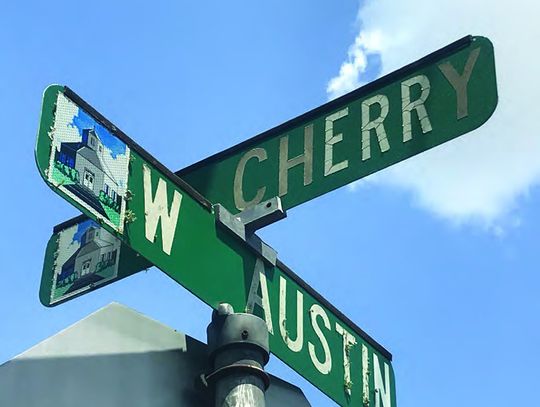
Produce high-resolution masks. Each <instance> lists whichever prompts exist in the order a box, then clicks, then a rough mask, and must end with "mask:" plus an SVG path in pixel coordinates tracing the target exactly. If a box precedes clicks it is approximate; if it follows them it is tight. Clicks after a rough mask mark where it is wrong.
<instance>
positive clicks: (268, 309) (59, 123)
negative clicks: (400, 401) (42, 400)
mask: <svg viewBox="0 0 540 407" xmlns="http://www.w3.org/2000/svg"><path fill="white" fill-rule="evenodd" d="M36 162H37V166H38V168H39V171H40V174H41V175H42V177H43V179H44V180H45V182H46V183H47V184H48V185H49V186H50V187H51V188H52V189H53V190H54V191H55V192H56V193H58V194H59V195H60V196H62V197H63V198H65V199H66V200H68V201H69V202H70V203H72V204H73V205H75V206H76V207H77V208H78V209H80V210H81V211H82V212H83V213H85V214H86V215H87V216H89V217H90V219H92V220H93V221H95V222H97V223H98V224H100V226H101V228H94V227H87V228H84V230H80V231H78V232H79V236H78V237H77V239H75V240H76V241H77V242H78V246H77V247H75V250H74V251H73V253H74V254H72V255H71V256H69V257H67V256H66V258H65V259H64V260H61V259H59V258H58V257H56V258H55V257H54V253H55V249H56V248H57V247H58V246H57V245H58V241H57V242H52V243H51V242H50V245H49V246H48V250H49V249H50V248H52V249H51V250H52V252H53V255H52V258H53V260H52V263H53V265H54V263H56V265H54V267H57V266H58V267H60V270H62V271H61V272H63V273H65V274H64V275H63V278H62V280H64V279H65V278H66V277H67V276H68V275H69V274H70V273H71V274H74V275H75V276H76V277H77V278H79V277H81V276H83V277H85V278H86V277H89V276H90V275H91V274H93V273H96V272H101V273H102V274H104V275H105V277H104V278H108V277H107V276H109V277H110V276H111V275H112V274H114V271H111V270H108V271H106V269H107V268H110V267H113V268H114V266H115V265H116V264H117V263H116V259H117V258H119V257H118V256H120V258H121V253H120V254H118V252H116V254H114V253H115V247H116V249H117V246H114V243H113V242H111V241H110V239H108V237H107V236H104V235H103V234H102V230H105V231H107V232H108V233H109V234H111V235H115V236H117V237H118V238H120V239H121V240H122V242H124V244H125V245H127V246H129V247H131V248H132V249H133V250H134V251H136V252H137V253H139V254H140V255H141V256H142V257H143V258H144V259H146V260H147V261H148V262H150V263H152V264H154V265H156V266H157V267H159V268H160V269H161V270H162V271H164V272H165V273H166V274H168V275H169V276H170V277H171V278H172V279H174V280H175V281H177V282H178V283H180V284H182V285H183V286H184V287H186V288H187V289H188V290H190V291H191V292H192V293H193V294H195V295H196V296H197V297H199V298H200V299H201V300H203V301H205V302H206V303H207V304H209V305H211V306H212V307H214V308H215V307H216V306H217V305H218V304H219V303H220V302H228V303H230V304H231V305H232V306H233V307H234V308H235V309H237V310H245V311H247V312H253V313H255V314H256V315H259V316H261V317H262V318H263V319H264V320H265V322H266V325H267V327H268V331H269V333H270V349H271V351H272V353H274V354H275V355H276V356H278V357H279V358H280V359H282V360H283V361H284V362H286V363H287V364H288V365H289V366H291V367H292V368H293V369H294V370H296V371H297V372H298V373H299V374H301V375H302V376H304V377H305V378H306V379H307V380H309V381H310V382H312V383H313V384H314V385H315V386H316V387H318V388H319V389H320V390H321V391H323V392H324V393H325V394H327V395H328V396H329V397H331V398H332V399H334V400H335V401H336V402H337V403H339V404H340V405H349V404H350V405H364V406H379V405H381V406H384V407H393V406H395V380H394V374H393V369H392V365H391V355H390V353H389V352H388V351H386V350H385V349H384V348H383V347H382V346H381V345H379V344H378V343H377V342H375V341H374V340H373V339H372V338H370V337H369V336H368V335H367V334H366V333H365V332H363V331H362V330H361V329H360V328H358V327H357V326H356V325H355V324H354V323H352V322H351V321H350V320H349V319H347V318H346V317H345V316H344V315H342V314H341V313H340V312H339V311H337V310H336V309H335V308H334V307H333V306H332V305H331V304H329V303H328V302H327V301H326V300H324V299H323V298H322V297H321V296H320V295H319V294H317V293H316V292H315V291H314V290H313V289H312V288H311V287H309V286H308V285H307V284H306V283H305V282H303V281H302V280H301V279H300V278H299V277H298V276H297V275H295V274H294V273H293V272H292V271H291V270H290V269H288V268H287V267H286V266H285V265H284V264H283V263H281V262H280V261H278V262H277V264H276V265H275V266H274V265H270V264H269V263H268V262H266V261H264V260H263V259H262V258H261V256H259V255H258V254H257V253H256V252H255V251H254V250H253V249H252V248H250V247H249V246H248V245H246V244H245V242H243V241H241V240H240V239H238V238H237V237H236V236H235V235H234V234H233V233H231V232H230V231H229V230H228V229H226V228H222V227H220V226H219V225H218V224H217V223H216V218H215V216H214V214H213V208H212V205H211V204H210V202H209V201H207V200H206V199H205V198H203V197H202V196H201V195H199V194H198V193H197V192H196V191H195V190H193V188H191V186H190V185H188V184H186V183H185V182H184V181H182V180H181V179H180V178H178V177H177V176H176V175H174V174H173V173H171V172H170V171H169V170H167V169H166V168H165V167H164V166H163V165H161V164H160V163H159V162H158V161H157V160H156V159H155V158H153V157H152V156H150V155H149V154H148V153H147V152H145V151H144V150H143V149H142V148H141V147H139V146H138V145H137V144H136V143H135V142H133V141H132V140H131V139H129V138H128V137H127V136H126V135H125V134H124V133H123V132H122V131H120V130H119V129H118V128H116V127H115V126H114V125H113V124H112V123H110V122H109V121H108V120H107V119H105V118H104V117H103V116H102V115H100V114H99V113H98V112H97V111H95V110H94V109H93V108H92V107H90V106H89V105H88V104H87V103H86V102H84V101H83V100H82V99H81V98H80V97H79V96H78V95H76V94H75V93H74V92H72V91H71V90H70V89H68V88H66V87H63V86H58V85H52V86H50V87H48V88H47V89H46V91H45V93H44V97H43V107H42V114H41V120H40V128H39V131H38V140H37V144H36ZM74 237H75V234H74V235H73V237H72V238H71V239H72V242H73V241H75V240H74ZM55 245H56V248H55ZM111 245H112V246H111ZM64 266H66V267H65V268H64ZM68 281H69V280H68ZM210 282H211V283H210ZM62 295H65V293H61V292H59V294H58V296H59V297H61V296H62Z"/></svg>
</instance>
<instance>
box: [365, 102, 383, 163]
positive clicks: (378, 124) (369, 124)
mask: <svg viewBox="0 0 540 407" xmlns="http://www.w3.org/2000/svg"><path fill="white" fill-rule="evenodd" d="M375 104H377V105H379V106H380V109H381V113H380V114H379V117H377V118H376V119H374V120H371V121H370V120H369V116H370V110H371V106H372V105H375ZM388 110H389V103H388V98H387V97H386V96H384V95H375V96H373V97H370V98H369V99H366V100H364V101H363V102H362V161H366V160H369V159H370V158H371V142H370V134H371V130H373V129H375V133H376V134H377V139H378V141H379V147H380V149H381V153H384V152H386V151H388V150H390V144H388V138H387V137H386V130H385V129H384V124H383V122H384V119H386V116H387V115H388Z"/></svg>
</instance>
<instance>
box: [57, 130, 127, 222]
mask: <svg viewBox="0 0 540 407" xmlns="http://www.w3.org/2000/svg"><path fill="white" fill-rule="evenodd" d="M105 154H109V153H108V152H107V151H106V149H105V147H104V146H103V143H102V142H101V140H100V139H99V137H98V136H97V134H96V132H95V130H94V129H84V130H83V131H82V140H81V141H80V142H71V143H69V142H66V143H61V145H60V150H59V151H56V156H55V161H56V162H57V164H58V165H60V166H63V167H64V168H66V167H68V168H69V169H70V172H71V175H72V179H73V180H74V181H75V182H74V184H73V185H68V189H72V190H73V192H75V193H76V194H77V195H78V196H80V197H81V198H83V199H84V200H85V201H87V202H88V203H89V204H91V205H92V206H93V207H95V209H97V210H98V211H100V212H102V213H103V208H102V205H101V204H103V205H106V206H107V207H109V208H111V209H113V210H115V211H116V212H120V205H121V201H122V197H121V196H120V195H119V190H120V187H119V185H118V182H117V181H116V180H115V178H114V176H113V175H112V172H111V170H110V168H108V166H107V164H106V160H105V159H104V155H105ZM100 203H101V204H100Z"/></svg>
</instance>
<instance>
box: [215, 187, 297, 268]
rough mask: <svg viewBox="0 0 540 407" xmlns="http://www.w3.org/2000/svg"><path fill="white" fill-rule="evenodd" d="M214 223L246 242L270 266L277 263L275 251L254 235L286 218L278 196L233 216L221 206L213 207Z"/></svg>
mask: <svg viewBox="0 0 540 407" xmlns="http://www.w3.org/2000/svg"><path fill="white" fill-rule="evenodd" d="M213 208H214V213H215V216H216V222H217V223H218V224H219V225H221V226H222V227H225V228H227V229H228V230H230V231H231V232H233V234H234V235H235V236H236V237H238V238H239V239H241V240H242V241H244V242H246V243H247V244H248V245H249V246H250V247H251V248H252V249H253V250H254V251H255V252H256V253H257V254H259V255H260V256H261V257H262V258H263V259H264V260H265V261H267V262H268V263H270V265H272V266H275V265H276V263H277V251H276V250H274V249H273V248H272V247H270V246H269V245H268V244H266V243H265V242H264V241H263V240H262V239H261V238H260V237H259V236H257V235H256V234H255V232H256V231H257V230H258V229H261V228H263V227H264V226H267V225H269V224H271V223H274V222H277V221H278V220H281V219H284V218H286V217H287V212H286V211H285V210H284V209H283V206H282V205H281V199H280V197H279V196H276V197H274V198H270V199H269V200H267V201H264V202H261V203H259V204H258V205H255V206H254V207H252V208H249V209H246V210H244V211H242V212H240V213H239V214H237V215H233V214H232V213H230V212H229V211H228V210H227V209H225V207H224V206H222V205H221V204H215V205H213Z"/></svg>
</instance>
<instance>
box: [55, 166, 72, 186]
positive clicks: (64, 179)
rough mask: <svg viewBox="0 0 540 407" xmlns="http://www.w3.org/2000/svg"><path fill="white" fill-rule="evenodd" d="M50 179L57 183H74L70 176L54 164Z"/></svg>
mask: <svg viewBox="0 0 540 407" xmlns="http://www.w3.org/2000/svg"><path fill="white" fill-rule="evenodd" d="M52 179H53V180H54V181H55V182H56V183H58V184H59V185H70V184H75V182H73V180H72V179H71V178H69V177H68V176H66V175H65V174H63V173H62V172H60V170H59V169H58V168H56V166H54V167H53V173H52Z"/></svg>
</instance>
